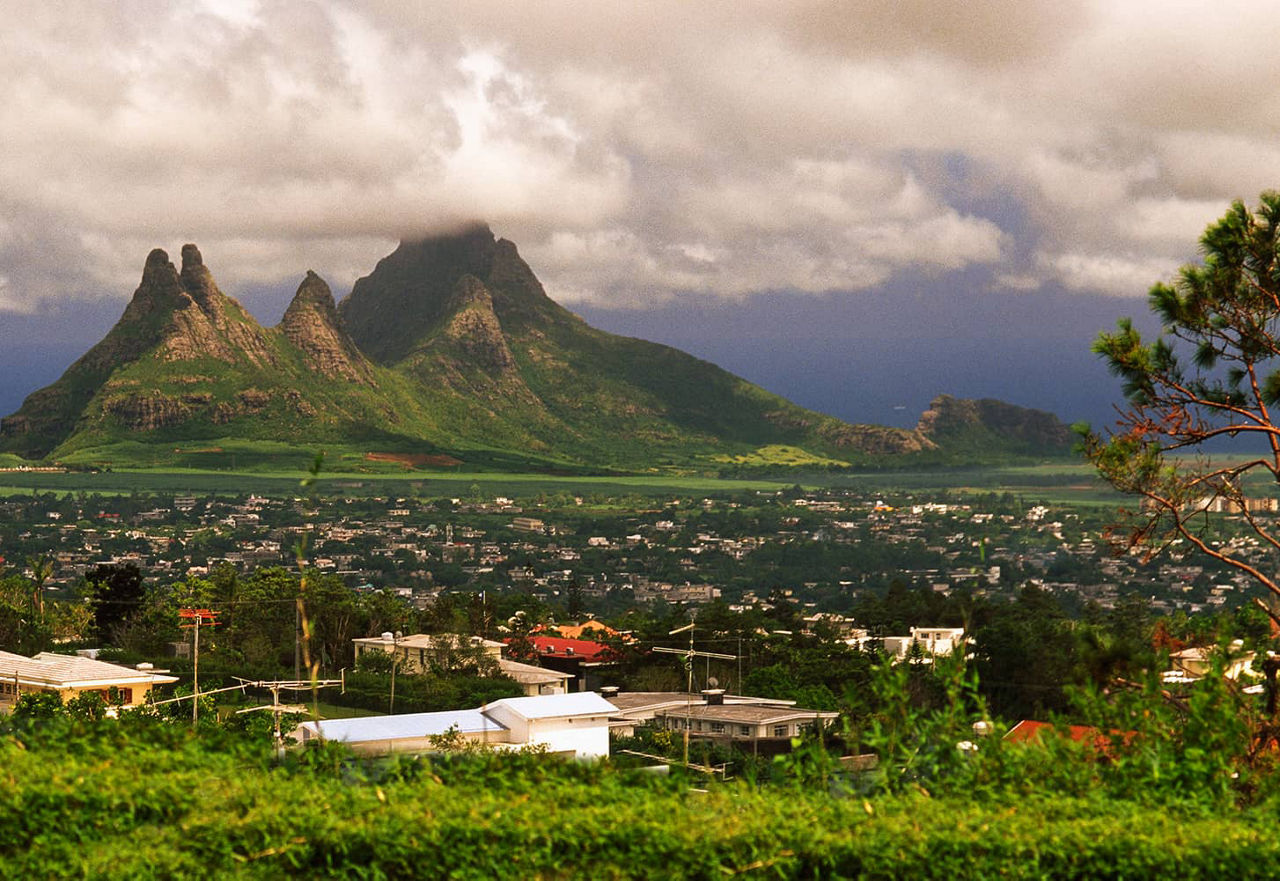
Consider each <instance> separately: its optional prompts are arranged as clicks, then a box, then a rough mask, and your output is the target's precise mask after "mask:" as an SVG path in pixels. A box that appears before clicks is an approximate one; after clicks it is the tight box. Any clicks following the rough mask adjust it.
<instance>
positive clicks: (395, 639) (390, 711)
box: [387, 630, 400, 716]
mask: <svg viewBox="0 0 1280 881" xmlns="http://www.w3.org/2000/svg"><path fill="white" fill-rule="evenodd" d="M399 664H400V631H399V630H397V631H396V632H395V634H394V635H393V636H392V637H391V702H390V704H389V705H388V706H387V715H388V716H394V715H395V712H396V667H397V666H399Z"/></svg>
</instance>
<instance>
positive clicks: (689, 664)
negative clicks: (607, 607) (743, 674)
mask: <svg viewBox="0 0 1280 881" xmlns="http://www.w3.org/2000/svg"><path fill="white" fill-rule="evenodd" d="M693 625H694V622H692V621H690V622H689V623H688V624H686V625H685V626H683V627H677V628H676V629H675V630H672V631H669V633H668V635H669V636H675V635H676V634H677V633H684V632H685V631H688V633H689V648H688V649H674V648H668V647H666V646H661V645H655V646H654V647H653V650H654V651H655V652H662V653H663V654H668V655H683V656H684V662H683V663H684V669H685V671H686V672H687V673H688V674H689V687H688V689H687V690H686V691H685V695H686V699H685V716H684V766H685V767H686V768H687V767H689V716H690V713H691V710H692V706H693V659H694V658H706V659H707V663H708V664H710V663H711V658H719V659H721V660H725V661H736V660H737V659H738V656H737V655H726V654H723V653H721V652H696V651H694V650H693Z"/></svg>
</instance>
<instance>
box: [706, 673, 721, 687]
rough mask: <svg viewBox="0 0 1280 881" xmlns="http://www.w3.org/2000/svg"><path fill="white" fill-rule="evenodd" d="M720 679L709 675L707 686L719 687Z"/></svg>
mask: <svg viewBox="0 0 1280 881" xmlns="http://www.w3.org/2000/svg"><path fill="white" fill-rule="evenodd" d="M719 687H720V680H719V679H717V678H716V677H714V676H708V677H707V688H719Z"/></svg>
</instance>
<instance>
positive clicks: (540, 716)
mask: <svg viewBox="0 0 1280 881" xmlns="http://www.w3.org/2000/svg"><path fill="white" fill-rule="evenodd" d="M617 712H618V710H617V708H616V707H614V705H613V704H611V703H609V702H608V701H607V700H605V699H604V698H602V697H600V695H598V694H596V693H595V692H576V693H574V694H551V695H540V696H536V697H510V698H505V699H503V700H500V701H495V702H494V703H492V704H489V705H488V706H485V707H479V708H477V709H473V710H448V711H445V712H441V713H408V714H403V715H397V716H364V717H361V718H356V719H328V720H323V721H320V722H304V723H303V724H301V725H299V726H298V731H297V735H296V736H297V737H298V739H299V740H301V741H302V742H303V743H306V742H308V741H310V740H314V739H317V738H323V739H325V740H332V741H336V742H339V743H345V744H348V745H349V746H350V747H351V748H352V749H353V750H354V751H355V752H357V753H360V754H362V755H382V754H386V753H397V752H408V753H419V752H431V751H432V750H434V749H436V746H435V744H433V743H432V738H433V737H439V736H441V735H445V734H448V733H450V732H451V731H454V732H456V733H457V734H459V735H461V736H462V737H463V738H464V739H466V740H467V741H470V742H472V743H477V744H483V745H486V746H492V747H494V748H495V749H523V748H526V747H541V748H545V749H546V750H547V752H549V753H552V754H555V755H563V756H571V757H573V758H576V759H600V758H605V757H607V756H608V755H609V717H610V716H611V715H614V714H616V713H617Z"/></svg>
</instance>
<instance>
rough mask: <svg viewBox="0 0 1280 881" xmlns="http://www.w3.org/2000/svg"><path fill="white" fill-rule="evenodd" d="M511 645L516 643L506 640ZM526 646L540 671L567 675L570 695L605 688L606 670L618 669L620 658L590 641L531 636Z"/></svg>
mask: <svg viewBox="0 0 1280 881" xmlns="http://www.w3.org/2000/svg"><path fill="white" fill-rule="evenodd" d="M505 641H506V642H507V643H508V644H510V643H511V642H512V641H513V640H512V639H510V638H508V639H507V640H505ZM527 644H528V645H529V646H530V647H531V648H532V650H533V654H535V655H536V656H537V663H538V666H540V667H545V668H547V669H548V670H559V671H560V672H561V673H568V674H569V675H570V676H571V677H572V678H571V679H570V680H569V685H568V687H569V690H570V691H596V690H598V689H599V688H600V686H601V685H602V684H603V674H604V672H605V669H606V668H610V667H616V666H617V665H618V657H617V655H616V653H615V652H614V650H613V649H612V648H611V647H609V646H607V645H605V644H604V643H599V642H594V641H592V640H589V639H567V638H565V637H562V636H539V635H537V634H534V635H531V636H529V637H528V638H527Z"/></svg>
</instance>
